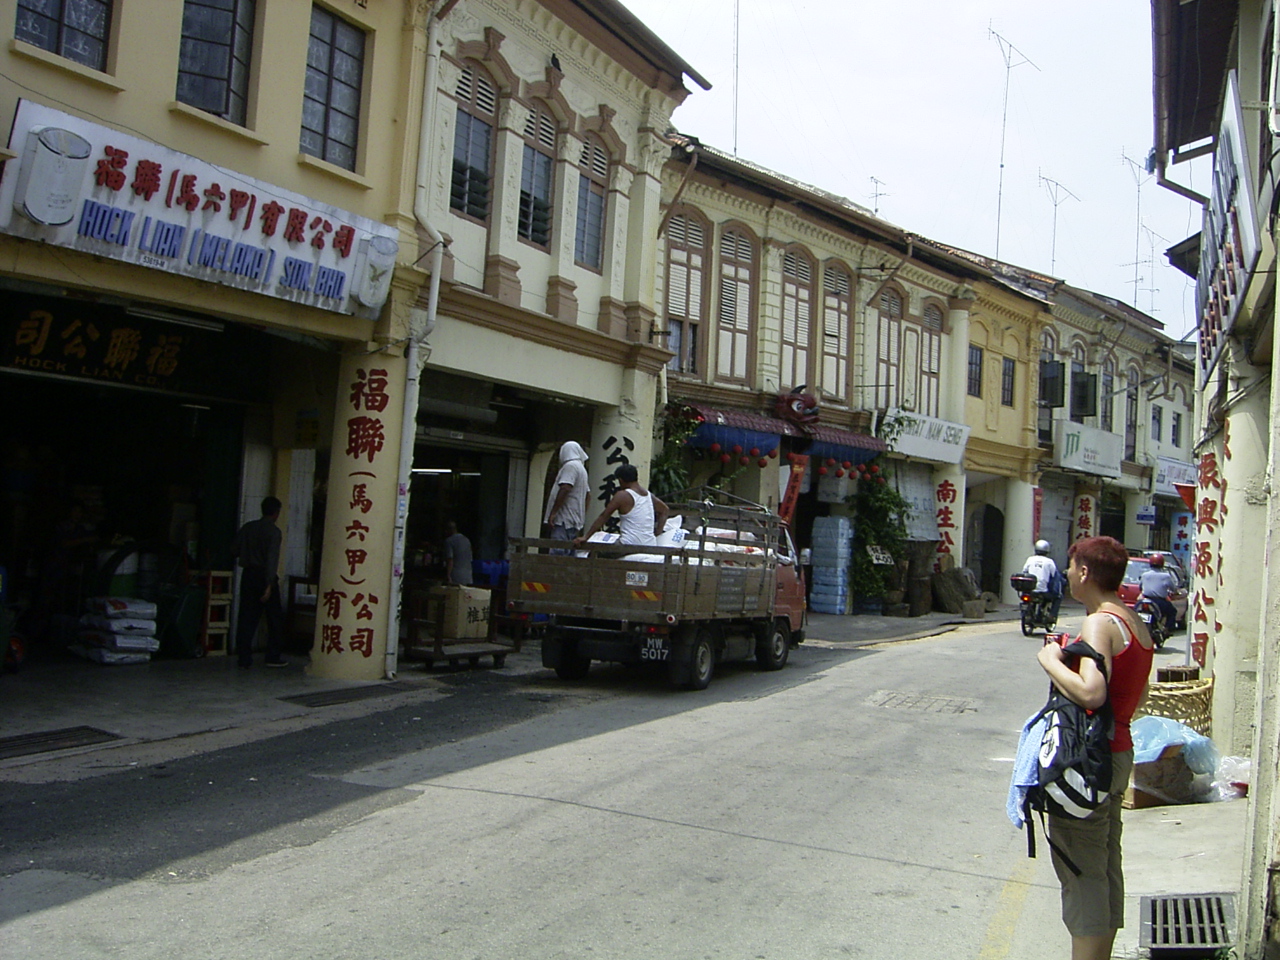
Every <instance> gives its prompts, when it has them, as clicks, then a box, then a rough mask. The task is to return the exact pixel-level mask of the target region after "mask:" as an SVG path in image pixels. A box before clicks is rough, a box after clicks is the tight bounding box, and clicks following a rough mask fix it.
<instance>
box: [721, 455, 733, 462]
mask: <svg viewBox="0 0 1280 960" xmlns="http://www.w3.org/2000/svg"><path fill="white" fill-rule="evenodd" d="M732 459H733V457H731V456H729V455H728V454H727V453H722V454H720V462H721V463H728V462H729V461H730V460H732Z"/></svg>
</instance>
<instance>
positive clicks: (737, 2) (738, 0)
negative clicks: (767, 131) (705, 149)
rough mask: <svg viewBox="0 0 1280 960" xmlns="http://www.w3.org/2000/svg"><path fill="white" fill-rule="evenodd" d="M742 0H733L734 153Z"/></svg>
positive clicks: (736, 128)
mask: <svg viewBox="0 0 1280 960" xmlns="http://www.w3.org/2000/svg"><path fill="white" fill-rule="evenodd" d="M741 2H742V0H733V155H734V156H735V157H736V156H737V155H738V48H739V46H740V41H739V37H740V33H739V31H738V13H739V10H740V8H741V6H740V5H741Z"/></svg>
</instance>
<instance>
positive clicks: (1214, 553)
mask: <svg viewBox="0 0 1280 960" xmlns="http://www.w3.org/2000/svg"><path fill="white" fill-rule="evenodd" d="M1224 426H1225V430H1224V432H1223V440H1222V456H1223V457H1224V458H1225V459H1227V460H1230V459H1231V440H1230V435H1231V420H1230V418H1228V419H1227V421H1226V424H1225V425H1224ZM1226 493H1227V480H1226V478H1225V477H1224V476H1222V473H1221V470H1220V468H1219V464H1218V453H1217V451H1215V450H1208V451H1206V452H1205V453H1203V454H1201V456H1200V477H1199V481H1198V482H1197V484H1196V495H1197V498H1198V499H1197V501H1196V526H1195V545H1194V547H1193V550H1192V556H1191V571H1192V573H1194V574H1195V577H1196V592H1195V594H1194V595H1193V596H1192V598H1191V629H1190V633H1191V656H1192V657H1193V658H1194V659H1195V661H1196V663H1198V664H1200V666H1202V667H1203V666H1205V665H1206V660H1207V658H1208V654H1209V644H1210V643H1211V642H1213V640H1214V638H1215V637H1216V636H1217V634H1218V633H1220V632H1221V631H1222V623H1221V622H1220V621H1219V620H1218V614H1217V610H1216V607H1217V596H1218V587H1220V586H1221V585H1222V539H1221V536H1220V532H1219V527H1220V526H1221V524H1223V523H1224V522H1225V521H1226V514H1227V511H1226V504H1225V502H1224V500H1225V498H1226Z"/></svg>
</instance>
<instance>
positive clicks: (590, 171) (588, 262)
mask: <svg viewBox="0 0 1280 960" xmlns="http://www.w3.org/2000/svg"><path fill="white" fill-rule="evenodd" d="M578 171H579V173H578V236H577V240H576V241H575V243H574V251H573V259H574V260H575V261H576V262H577V263H578V264H579V265H580V266H583V267H589V268H590V269H592V270H599V269H601V267H603V265H604V213H605V198H606V197H607V196H608V187H609V153H608V151H607V150H605V146H604V141H603V140H601V139H600V138H599V137H597V136H596V135H595V134H594V133H589V134H587V139H586V141H585V142H584V143H583V144H582V157H581V159H580V160H579V162H578Z"/></svg>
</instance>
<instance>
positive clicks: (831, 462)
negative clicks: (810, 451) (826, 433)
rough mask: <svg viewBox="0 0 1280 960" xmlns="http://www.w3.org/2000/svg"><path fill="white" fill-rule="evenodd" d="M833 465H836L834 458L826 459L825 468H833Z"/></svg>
mask: <svg viewBox="0 0 1280 960" xmlns="http://www.w3.org/2000/svg"><path fill="white" fill-rule="evenodd" d="M835 465H836V458H835V457H827V466H828V467H834V466H835Z"/></svg>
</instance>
